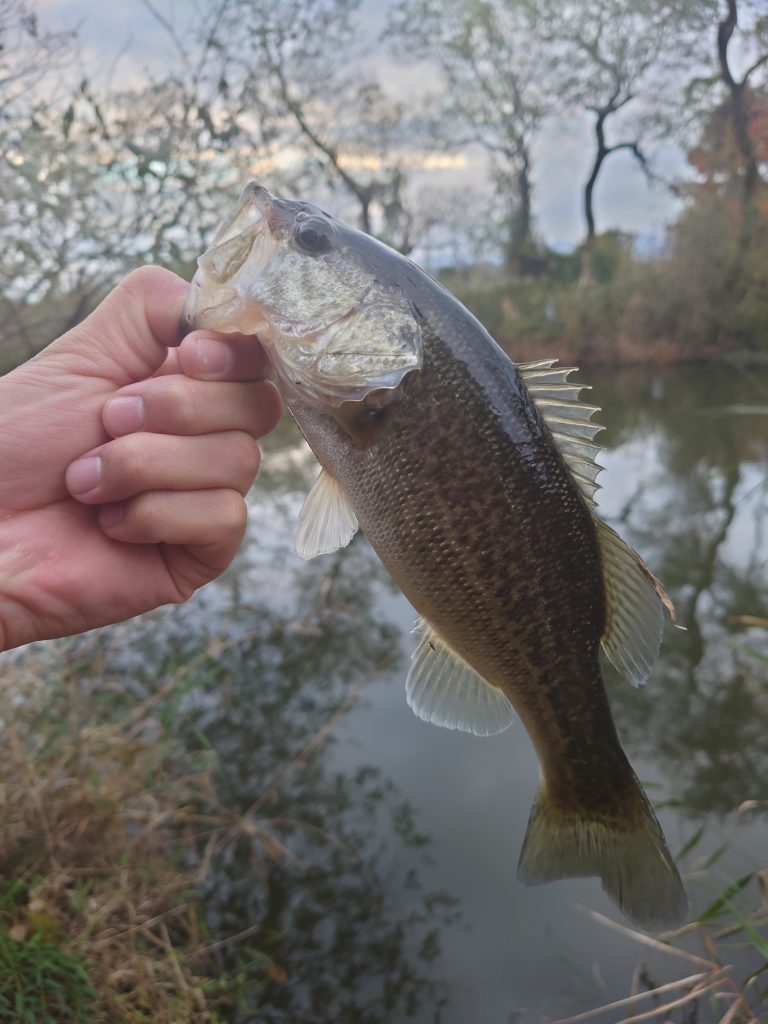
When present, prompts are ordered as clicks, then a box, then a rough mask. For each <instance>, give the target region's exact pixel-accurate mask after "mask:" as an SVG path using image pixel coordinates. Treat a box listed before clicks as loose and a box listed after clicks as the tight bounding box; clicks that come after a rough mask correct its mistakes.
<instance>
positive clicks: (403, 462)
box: [185, 184, 687, 928]
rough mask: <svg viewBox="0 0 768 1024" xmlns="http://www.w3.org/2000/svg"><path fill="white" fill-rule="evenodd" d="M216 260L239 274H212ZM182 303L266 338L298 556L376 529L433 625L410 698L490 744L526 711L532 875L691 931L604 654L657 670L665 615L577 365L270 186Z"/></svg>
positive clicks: (210, 256) (211, 321)
mask: <svg viewBox="0 0 768 1024" xmlns="http://www.w3.org/2000/svg"><path fill="white" fill-rule="evenodd" d="M243 232H245V233H246V236H247V234H248V232H250V233H251V235H252V243H251V251H250V254H249V252H248V247H247V246H244V245H242V243H241V241H239V239H240V238H241V236H242V234H243ZM233 238H234V239H236V240H238V241H237V245H236V246H235V247H234V248H235V249H236V251H237V258H238V259H241V258H242V262H241V263H240V264H238V265H237V266H235V265H234V264H233V262H232V259H231V258H230V256H229V254H230V251H231V250H232V248H233V247H232V239H233ZM227 246H229V248H226V252H225V253H224V256H226V260H225V259H224V258H223V256H219V249H220V248H221V247H227ZM227 260H228V261H229V262H227ZM222 265H225V266H226V267H227V274H228V276H227V279H226V280H222V278H221V274H220V272H219V271H218V270H217V273H218V275H219V276H218V277H216V276H214V275H213V273H212V272H211V270H210V268H214V269H215V268H220V267H221V266H222ZM233 296H235V298H233ZM185 316H186V322H187V326H188V327H191V328H195V327H205V328H212V329H216V330H231V331H243V332H244V333H253V332H254V331H257V332H258V336H259V339H260V341H261V342H262V344H263V345H264V346H265V349H266V350H267V351H268V353H269V354H270V357H271V359H272V361H273V363H274V366H275V369H276V373H277V379H278V382H279V386H280V387H281V390H282V392H283V395H284V397H285V400H286V403H287V405H288V408H289V409H290V411H291V413H292V414H293V416H294V417H295V419H296V421H297V423H298V424H299V427H300V428H301V430H302V432H303V434H304V436H305V437H306V439H307V441H308V442H309V444H310V446H311V448H312V449H313V451H314V452H315V454H316V455H317V458H318V460H319V462H320V464H321V466H322V470H321V473H320V476H319V477H318V480H317V482H316V483H315V485H314V487H313V489H312V491H311V492H310V494H309V495H308V497H307V500H306V502H305V505H304V508H303V509H302V513H301V516H300V523H299V533H298V535H297V550H299V551H300V553H301V554H302V555H303V556H304V557H313V556H315V555H317V554H322V553H324V552H328V551H332V550H335V549H336V548H338V547H339V546H341V545H343V544H345V543H348V542H349V540H350V539H351V537H352V536H353V534H354V532H355V529H356V528H357V526H358V525H360V526H361V527H362V529H363V531H364V533H365V535H366V536H367V538H368V540H369V541H370V543H371V545H372V546H373V548H374V549H375V551H376V552H377V554H378V555H379V557H380V558H381V560H382V562H383V563H384V565H385V566H386V567H387V569H388V570H389V572H390V573H391V574H392V576H393V578H394V579H395V581H396V582H397V583H398V585H399V586H400V587H401V589H402V590H403V592H404V594H405V595H406V596H407V597H408V598H409V600H410V601H411V603H412V604H413V605H414V607H415V608H416V609H417V610H418V612H419V613H420V615H421V616H422V618H421V619H420V621H419V624H418V632H419V639H418V642H417V645H416V650H415V652H414V655H413V658H412V662H411V669H410V672H409V676H408V679H407V681H406V693H407V697H408V701H409V703H410V705H411V707H412V708H413V709H414V711H415V712H416V713H417V714H418V715H419V716H420V717H422V718H423V719H425V720H426V721H430V722H434V723H436V724H439V725H444V726H447V727H449V728H460V729H465V730H467V731H470V732H474V733H475V734H477V735H489V734H493V733H495V732H500V731H502V730H503V729H505V728H506V727H507V726H508V725H509V724H510V722H511V718H512V709H513V708H514V709H515V711H516V712H517V714H518V715H519V717H520V718H521V719H522V722H523V724H524V726H525V728H526V730H527V732H528V734H529V736H530V738H531V740H532V742H533V745H534V748H535V750H536V753H537V755H538V758H539V762H540V765H541V770H542V782H541V788H540V790H539V793H538V796H537V798H536V801H535V803H534V806H533V809H532V812H531V817H530V820H529V825H528V831H527V833H526V837H525V840H524V843H523V849H522V853H521V857H520V864H519V868H518V874H519V877H520V878H521V879H522V880H523V881H524V882H526V883H527V884H537V883H540V882H545V881H551V880H554V879H557V878H563V877H570V876H579V875H592V874H594V875H598V876H599V877H600V878H601V881H602V884H603V888H604V889H605V890H606V892H607V893H608V895H609V896H610V897H611V898H612V899H613V900H615V902H616V903H617V904H618V905H619V906H620V907H621V909H622V910H623V912H624V913H625V914H626V915H627V916H628V917H629V918H630V920H632V921H633V922H634V923H636V924H638V925H640V926H641V927H644V928H652V927H657V926H661V925H666V926H669V925H672V924H676V923H679V922H680V921H681V920H682V919H683V917H684V915H685V912H686V905H687V901H686V897H685V892H684V889H683V887H682V884H681V882H680V878H679V875H678V873H677V870H676V868H675V865H674V862H673V861H672V858H671V857H670V855H669V852H668V850H667V848H666V845H665V842H664V838H663V835H662V833H661V829H660V827H659V824H658V822H657V821H656V818H655V816H654V814H653V811H652V809H651V807H650V805H649V803H648V801H647V798H646V797H645V794H644V793H643V791H642V788H641V786H640V784H639V783H638V781H637V778H636V777H635V774H634V772H633V771H632V768H631V766H630V765H629V762H628V760H627V758H626V756H625V754H624V752H623V750H622V748H621V745H620V743H619V740H618V737H617V734H616V730H615V727H614V724H613V719H612V717H611V712H610V708H609V705H608V700H607V697H606V693H605V688H604V685H603V679H602V674H601V670H600V662H599V652H600V649H601V646H602V648H603V650H604V651H605V652H606V654H607V656H608V657H609V658H610V659H611V660H612V661H613V662H614V664H616V666H617V667H618V668H619V669H620V671H623V672H624V673H625V674H626V675H627V677H628V678H629V679H631V681H633V682H634V683H636V684H639V683H641V682H643V681H644V679H645V678H646V677H647V675H648V673H649V672H650V669H651V666H652V664H653V660H654V658H655V656H656V652H657V649H658V644H659V641H660V636H661V628H662V623H663V606H664V604H666V605H667V606H668V607H670V606H669V602H668V598H666V595H665V594H664V592H663V590H662V588H661V586H660V584H659V583H658V581H656V580H655V578H654V577H653V576H652V575H651V573H650V572H649V570H648V569H647V568H646V567H645V565H644V563H643V562H642V560H641V559H640V556H639V555H637V553H636V552H634V551H632V549H631V548H629V547H628V546H627V545H626V544H625V543H624V542H623V541H622V540H621V538H619V537H618V535H617V534H616V533H615V532H614V531H613V530H611V529H610V527H608V526H607V525H606V524H605V523H603V522H602V520H601V519H600V518H599V516H598V515H597V514H596V513H595V512H594V511H593V509H594V498H593V495H594V492H595V490H596V487H597V485H596V482H595V480H596V477H597V474H598V472H599V468H600V467H599V466H598V464H597V463H596V462H595V454H596V453H597V451H598V450H599V449H598V448H597V446H596V445H594V444H593V443H592V441H593V438H594V435H595V433H596V432H597V431H598V430H599V429H600V428H599V427H598V426H597V425H595V424H593V423H592V422H591V418H592V414H593V413H594V412H595V411H596V410H595V407H594V406H588V405H583V404H580V403H579V402H578V394H579V391H580V390H581V386H580V385H578V384H573V383H571V382H569V380H568V376H569V373H570V372H571V371H570V370H569V369H568V368H560V367H558V368H554V363H553V361H552V360H538V361H537V362H534V363H529V364H520V365H517V366H516V365H515V364H514V363H512V362H511V360H510V359H509V358H508V357H507V356H506V355H505V353H504V352H502V350H501V349H500V348H499V347H498V346H497V345H496V343H495V342H494V341H493V339H492V338H491V337H490V335H489V334H488V333H487V332H486V331H485V329H484V328H483V327H482V325H481V324H480V323H479V322H478V321H477V320H476V319H475V318H474V317H473V316H472V315H471V314H470V313H469V312H468V311H467V310H466V309H465V308H464V307H463V306H462V305H461V304H460V303H459V302H458V301H457V300H456V299H455V298H454V297H453V296H452V295H450V294H449V293H448V292H447V291H446V290H445V289H444V288H443V287H442V286H440V285H439V284H438V283H437V282H436V281H434V280H433V279H432V278H431V277H429V275H427V274H426V273H424V271H422V270H420V269H419V268H418V267H417V266H415V264H413V263H412V262H411V261H409V260H406V259H405V258H404V257H402V256H401V255H400V254H399V253H395V252H393V251H392V250H390V249H388V248H387V247H386V246H383V245H382V244H381V243H379V242H377V241H375V240H374V239H372V238H370V237H369V236H366V235H364V234H362V233H361V232H358V231H355V230H354V229H351V228H349V227H347V226H346V225H344V224H342V223H341V222H339V221H337V220H335V219H334V218H332V217H330V216H329V215H328V214H326V213H324V212H323V211H321V210H318V209H317V208H316V207H313V206H311V205H310V204H307V203H296V202H286V201H283V200H279V199H276V198H274V197H273V196H271V195H270V194H269V193H268V192H267V191H266V189H264V188H263V187H262V186H259V185H256V184H252V185H251V186H249V187H248V188H247V189H246V191H245V193H244V194H243V197H242V199H241V202H240V205H239V206H238V209H237V210H236V211H235V214H234V216H233V218H232V219H231V222H230V223H229V224H227V225H225V226H224V227H223V228H222V230H221V231H220V232H219V235H218V236H217V239H216V240H215V242H214V245H213V246H212V247H211V249H210V250H209V251H208V252H207V253H205V254H204V255H203V256H202V257H201V259H200V261H199V270H198V273H197V274H196V276H195V279H194V281H193V286H192V289H191V293H190V298H189V299H188V303H187V308H186V311H185ZM500 784H501V781H500Z"/></svg>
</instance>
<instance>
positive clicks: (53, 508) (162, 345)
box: [0, 267, 281, 650]
mask: <svg viewBox="0 0 768 1024" xmlns="http://www.w3.org/2000/svg"><path fill="white" fill-rule="evenodd" d="M187 287H188V286H187V284H186V282H184V281H182V280H181V278H178V277H176V275H175V274H171V273H170V272H169V271H166V270H161V269H160V268H158V267H145V268H143V269H141V270H138V271H134V272H133V273H132V274H130V275H129V276H128V277H126V278H125V279H124V280H123V281H122V283H121V284H119V285H118V286H117V288H115V290H114V291H113V292H112V293H111V294H110V295H108V296H107V298H106V299H105V300H104V302H102V303H101V305H100V306H99V307H98V308H97V309H96V310H95V312H94V313H93V314H92V315H91V316H90V317H88V318H87V319H86V320H85V321H84V322H83V323H82V324H80V325H79V326H77V327H75V328H74V329H73V330H71V331H69V332H68V333H67V334H65V335H64V336H63V337H61V338H59V339H58V340H57V341H55V342H54V343H53V344H51V345H50V346H48V348H46V349H44V350H43V352H41V353H40V354H39V355H38V356H36V357H35V358H34V359H31V360H30V361H29V362H27V363H24V364H22V365H21V366H19V367H17V368H16V369H15V370H13V371H11V372H10V373H9V374H7V375H6V376H4V377H0V650H3V649H7V648H11V647H15V646H18V645H19V644H23V643H27V642H29V641H31V640H39V639H45V638H50V637H56V636H64V635H68V634H71V633H76V632H81V631H83V630H87V629H92V628H94V627H96V626H101V625H105V624H107V623H110V622H118V621H121V620H123V619H127V618H130V617H131V616H133V615H137V614H139V613H141V612H144V611H148V610H150V609H151V608H155V607H157V606H158V605H161V604H167V603H173V602H180V601H184V600H186V598H188V597H189V596H190V595H191V594H192V593H193V592H194V591H195V590H196V589H197V588H198V587H200V586H202V585H203V584H205V583H207V582H209V581H210V580H212V579H214V578H215V577H216V576H218V575H219V574H220V573H221V572H222V571H223V570H224V569H225V568H226V567H227V565H228V564H229V563H230V561H231V560H232V558H233V557H234V555H235V552H236V551H237V548H238V546H239V544H240V541H241V540H242V536H243V533H244V530H245V521H246V508H245V502H244V500H243V495H244V494H245V493H246V491H247V490H248V488H249V487H250V485H251V483H252V482H253V478H254V477H255V475H256V472H257V470H258V466H259V448H258V445H257V443H256V438H259V437H261V436H262V435H263V434H265V433H266V432H267V431H269V430H271V429H272V427H273V426H274V425H275V423H276V422H277V420H278V418H279V416H280V409H281V403H280V398H279V395H278V393H277V390H276V389H275V387H274V386H273V385H272V384H271V383H270V382H269V381H266V380H264V379H263V378H264V376H265V374H266V373H267V371H268V363H267V360H266V357H265V356H264V353H263V352H262V350H261V348H260V346H259V345H258V343H256V342H254V340H253V339H245V338H242V337H239V336H227V337H226V338H225V337H224V336H221V335H215V334H212V333H211V332H206V331H198V332H195V333H194V334H190V335H189V336H188V337H186V338H185V339H184V341H183V342H182V343H181V346H180V347H179V348H169V347H170V346H175V345H178V343H179V318H180V314H181V309H182V305H183V303H184V298H185V296H186V291H187Z"/></svg>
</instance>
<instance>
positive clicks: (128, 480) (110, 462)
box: [105, 434, 148, 486]
mask: <svg viewBox="0 0 768 1024" xmlns="http://www.w3.org/2000/svg"><path fill="white" fill-rule="evenodd" d="M109 448H110V449H111V451H108V452H107V454H108V456H109V457H108V458H107V459H105V463H106V465H107V466H108V467H109V468H108V471H107V472H108V475H109V479H110V480H111V482H112V484H113V486H117V485H122V486H125V485H128V486H131V485H134V486H135V485H136V484H139V483H140V482H141V480H142V477H143V476H144V475H145V473H146V469H147V464H148V458H147V451H146V443H145V440H144V438H143V437H142V435H141V434H126V435H125V437H120V438H118V439H117V440H116V441H113V442H112V444H111V445H110V446H109Z"/></svg>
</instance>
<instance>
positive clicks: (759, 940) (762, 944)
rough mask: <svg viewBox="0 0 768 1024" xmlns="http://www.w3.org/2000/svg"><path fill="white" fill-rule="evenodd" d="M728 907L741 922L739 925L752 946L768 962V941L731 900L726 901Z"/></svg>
mask: <svg viewBox="0 0 768 1024" xmlns="http://www.w3.org/2000/svg"><path fill="white" fill-rule="evenodd" d="M726 906H727V907H728V909H729V910H730V912H731V913H732V914H733V916H734V917H735V918H736V920H737V921H738V922H739V924H740V925H741V930H742V931H743V932H744V934H745V935H746V936H747V938H748V939H749V941H750V942H751V943H752V945H753V946H754V947H755V949H756V950H757V951H758V953H759V954H760V956H763V957H765V958H766V960H768V939H765V938H764V937H763V936H762V935H761V934H760V932H759V931H758V930H757V928H755V926H754V925H753V924H751V923H750V922H749V921H748V920H747V919H746V917H744V915H743V914H742V912H741V911H740V910H739V909H738V907H735V906H734V905H733V903H731V901H730V900H726Z"/></svg>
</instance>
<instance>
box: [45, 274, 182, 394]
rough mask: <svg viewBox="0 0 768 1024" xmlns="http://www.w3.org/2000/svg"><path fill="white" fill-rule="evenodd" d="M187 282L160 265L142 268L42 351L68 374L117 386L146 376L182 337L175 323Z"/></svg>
mask: <svg viewBox="0 0 768 1024" xmlns="http://www.w3.org/2000/svg"><path fill="white" fill-rule="evenodd" d="M188 289H189V285H188V284H187V282H186V281H184V280H183V279H182V278H180V277H178V276H177V275H176V274H173V273H171V271H170V270H164V269H163V268H162V267H141V268H140V269H139V270H134V271H132V272H131V273H130V274H128V276H127V277H125V278H123V280H122V281H121V282H120V284H119V285H117V287H116V288H114V289H113V290H112V291H111V292H110V293H109V295H107V297H106V298H105V299H104V300H103V302H101V303H100V304H99V305H98V306H97V307H96V309H95V310H94V311H93V313H91V315H90V316H88V317H86V319H85V320H84V321H83V322H82V323H81V324H79V325H78V326H77V327H75V328H73V329H72V330H71V331H68V332H67V333H66V334H65V335H63V336H62V337H61V338H59V339H58V341H55V342H54V343H53V344H52V345H50V346H49V347H48V348H47V349H46V354H47V355H49V356H53V355H55V356H56V357H57V360H60V361H61V363H63V364H64V366H65V368H66V370H67V371H68V372H70V373H78V374H83V375H85V376H89V377H102V378H107V379H109V380H111V381H112V382H113V383H114V385H115V387H122V386H123V385H124V384H130V383H132V382H133V381H137V380H144V379H145V378H146V377H149V376H150V375H151V374H153V373H154V372H155V370H157V368H158V367H159V366H160V365H161V363H162V362H163V360H164V359H165V357H166V355H167V354H168V348H169V347H171V346H173V345H178V344H179V341H180V334H179V322H180V318H181V311H182V307H183V305H184V300H185V298H186V295H187V291H188Z"/></svg>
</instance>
